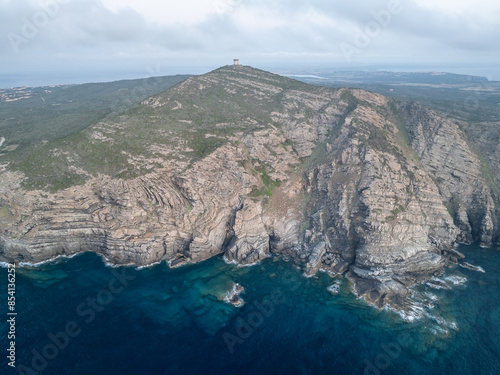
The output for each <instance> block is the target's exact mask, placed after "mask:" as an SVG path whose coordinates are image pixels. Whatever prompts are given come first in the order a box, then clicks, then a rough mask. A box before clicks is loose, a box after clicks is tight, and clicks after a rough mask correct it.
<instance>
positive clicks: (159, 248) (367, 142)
mask: <svg viewBox="0 0 500 375" xmlns="http://www.w3.org/2000/svg"><path fill="white" fill-rule="evenodd" d="M79 137H80V138H76V140H75V137H73V138H72V139H71V140H68V141H67V142H66V143H64V142H63V143H62V146H61V143H58V145H57V147H56V146H54V147H53V148H51V147H50V145H49V146H47V147H46V149H47V150H49V151H48V152H51V155H58V157H59V159H58V160H60V159H61V160H62V159H64V164H63V165H58V166H54V176H55V175H56V173H60V169H61V168H62V169H64V168H66V169H65V171H66V172H67V173H68V175H69V176H77V177H78V178H83V180H84V181H83V183H80V184H73V185H72V184H69V185H70V186H63V188H59V189H53V186H51V185H50V178H51V176H50V175H47V179H48V181H47V187H46V188H45V189H28V188H27V187H26V186H27V184H26V182H29V181H30V176H29V174H28V173H27V172H25V171H23V170H21V169H16V168H14V167H9V166H8V165H3V168H2V169H0V170H2V172H0V173H1V182H0V253H1V256H0V258H1V260H3V261H14V262H39V261H43V260H46V259H50V258H53V257H55V256H57V255H71V254H75V253H78V252H82V251H94V252H97V253H99V254H101V255H102V256H104V257H105V258H106V259H107V260H108V261H110V262H113V263H116V264H129V263H133V264H138V265H145V264H151V263H155V262H158V261H162V260H165V261H168V262H169V263H170V264H171V265H172V266H178V265H181V264H183V263H186V262H199V261H203V260H205V259H207V258H210V257H213V256H215V255H217V254H222V253H224V255H225V257H226V258H227V259H228V260H232V261H233V260H234V261H236V262H239V263H242V264H251V263H255V262H257V261H259V260H262V259H264V258H265V257H266V256H268V255H269V254H270V253H272V252H274V253H283V254H286V255H288V256H292V257H294V258H295V259H296V260H297V261H298V262H301V263H302V264H303V267H304V270H305V272H306V273H307V274H314V273H315V272H317V271H318V270H319V269H324V270H329V271H331V272H336V273H347V276H348V277H349V278H350V279H351V280H352V281H353V282H354V288H355V291H356V292H357V293H358V294H360V295H361V296H363V297H364V298H365V299H367V300H368V301H370V302H372V303H374V304H376V305H378V306H383V305H384V304H387V303H389V304H390V303H392V304H394V303H398V302H399V301H400V300H401V297H404V296H405V295H406V293H407V289H406V288H407V286H409V285H411V284H414V283H415V282H418V281H421V280H422V279H425V278H426V277H429V276H430V275H433V274H436V273H439V272H441V271H442V269H443V266H444V265H445V264H446V263H447V262H448V261H449V260H450V259H451V260H453V259H456V258H457V257H459V256H460V255H459V254H457V253H456V252H455V251H454V250H453V247H454V245H455V243H456V242H457V241H461V242H472V241H480V242H481V244H482V245H484V246H490V245H491V244H492V243H495V242H498V239H499V215H498V212H499V210H498V197H497V196H496V195H495V187H494V186H492V185H491V184H492V182H491V179H488V178H487V177H486V176H484V164H485V163H486V161H485V160H482V159H481V157H480V155H479V154H478V153H477V152H476V151H475V150H474V149H473V148H472V147H470V145H469V142H468V140H467V137H466V135H465V133H464V132H463V131H462V130H461V129H460V126H459V125H458V124H456V123H454V122H453V121H450V120H448V119H446V118H444V117H443V116H441V115H439V114H437V113H435V112H432V111H430V110H427V109H425V108H423V107H421V106H419V105H416V104H412V105H407V106H404V107H400V106H398V104H397V103H396V102H394V101H393V100H391V99H388V98H386V97H384V96H381V95H377V94H373V93H369V92H366V91H362V90H353V89H326V88H319V87H314V86H309V85H306V84H303V83H299V82H297V81H293V80H290V79H287V78H284V77H280V76H277V75H273V74H270V73H267V72H263V71H260V70H257V69H253V68H250V67H244V66H239V67H224V68H221V69H218V70H216V71H214V72H211V73H209V74H206V75H203V76H199V77H192V78H190V79H188V80H186V81H184V82H183V83H181V84H179V85H177V86H175V87H173V88H171V89H169V90H168V91H165V92H164V93H162V94H160V95H157V96H155V97H152V98H150V99H148V100H146V101H144V102H143V103H142V104H141V105H140V106H139V107H138V108H137V109H136V110H134V111H132V112H129V113H126V114H124V115H121V116H118V117H116V118H113V119H110V120H109V121H106V122H101V123H98V124H95V125H94V126H93V127H91V128H89V129H88V131H86V132H83V133H82V134H81V135H79ZM102 150H104V151H102ZM98 152H101V153H103V154H102V155H104V157H103V159H102V160H101V161H100V162H101V163H102V168H101V170H100V171H99V170H97V171H96V167H95V164H92V163H95V155H97V153H98ZM111 155H115V156H117V157H115V158H112V157H111ZM118 156H120V157H121V158H118ZM56 169H57V170H56ZM58 175H59V174H58ZM80 180H81V179H80ZM80 180H79V181H80ZM493 180H495V179H493ZM51 187H52V189H51Z"/></svg>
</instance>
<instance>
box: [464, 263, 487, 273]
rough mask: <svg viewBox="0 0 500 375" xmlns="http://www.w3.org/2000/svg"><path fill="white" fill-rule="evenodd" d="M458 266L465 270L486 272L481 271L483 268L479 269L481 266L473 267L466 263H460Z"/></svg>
mask: <svg viewBox="0 0 500 375" xmlns="http://www.w3.org/2000/svg"><path fill="white" fill-rule="evenodd" d="M459 266H460V267H463V268H467V269H468V270H472V271H477V272H483V273H485V272H486V271H485V270H484V269H483V267H481V266H475V265H473V264H470V263H467V262H463V263H460V264H459Z"/></svg>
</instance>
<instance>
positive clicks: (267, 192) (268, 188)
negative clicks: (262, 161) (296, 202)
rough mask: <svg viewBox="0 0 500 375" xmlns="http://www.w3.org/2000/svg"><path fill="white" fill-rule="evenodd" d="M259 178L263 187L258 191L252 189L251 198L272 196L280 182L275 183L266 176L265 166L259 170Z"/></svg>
mask: <svg viewBox="0 0 500 375" xmlns="http://www.w3.org/2000/svg"><path fill="white" fill-rule="evenodd" d="M259 172H260V178H261V180H262V184H263V185H264V186H263V187H261V188H260V189H256V188H254V189H253V190H252V192H251V193H250V196H251V197H254V198H256V197H260V196H268V197H270V196H272V195H273V191H274V189H275V188H277V187H279V186H280V185H281V182H280V181H275V180H273V179H272V178H271V177H269V175H268V174H267V170H266V167H265V166H262V167H261V168H259Z"/></svg>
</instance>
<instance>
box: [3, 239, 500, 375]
mask: <svg viewBox="0 0 500 375" xmlns="http://www.w3.org/2000/svg"><path fill="white" fill-rule="evenodd" d="M460 250H461V251H463V252H464V253H466V255H467V260H468V261H469V262H470V263H473V264H476V265H480V266H482V267H483V268H484V270H485V271H486V272H485V273H481V272H476V271H471V270H468V269H464V268H460V267H457V266H454V267H452V268H450V269H448V270H447V271H446V275H443V276H442V277H441V278H440V280H441V283H444V284H446V285H449V286H450V289H436V286H435V285H433V286H432V285H431V286H429V285H423V286H419V287H417V288H415V309H414V314H413V315H414V316H416V318H415V319H414V320H413V322H408V321H405V320H404V319H402V318H401V316H400V315H399V314H397V313H395V312H391V311H379V310H376V309H374V308H372V307H370V306H367V305H366V304H365V303H363V302H362V301H360V300H358V299H356V298H355V296H353V295H352V294H351V293H350V286H349V283H348V281H347V280H345V279H343V278H336V279H333V278H332V277H330V276H329V275H328V274H325V273H320V274H319V275H318V276H317V277H314V278H309V279H307V278H304V277H303V276H302V274H301V271H300V270H299V269H297V267H296V266H294V265H293V264H292V263H291V262H285V261H283V260H279V259H268V260H266V261H264V262H262V264H260V265H259V266H255V267H243V268H238V267H236V266H235V265H229V264H225V263H224V262H223V260H222V259H220V258H217V259H211V260H208V261H206V262H204V263H201V264H196V265H190V266H186V267H183V268H178V269H173V270H171V269H169V268H168V267H167V266H166V265H165V264H160V265H157V266H155V267H152V268H148V269H141V270H136V269H134V268H130V267H129V268H117V269H113V268H110V267H106V266H105V265H104V264H103V263H102V261H101V259H100V258H99V257H97V256H96V255H94V254H83V255H80V256H77V257H74V258H72V259H69V260H63V261H59V262H55V263H51V264H45V265H43V266H40V267H37V268H32V269H18V270H17V280H16V288H17V291H16V296H17V305H16V310H17V312H18V315H17V317H16V355H17V358H16V366H17V367H16V369H12V368H10V367H8V366H7V361H8V360H7V359H6V358H5V357H6V356H5V355H2V361H1V369H0V373H2V374H15V373H21V374H23V373H24V374H37V373H40V374H74V375H84V374H85V375H87V374H95V375H99V374H121V375H128V374H165V375H166V374H190V375H193V374H287V375H289V374H495V375H497V374H500V335H499V334H500V303H499V301H500V288H499V286H500V252H499V251H497V250H492V249H480V248H478V247H473V246H467V247H466V246H463V247H461V248H460ZM116 275H119V276H118V277H117V276H116ZM335 282H337V283H338V284H340V292H339V293H338V294H336V295H334V294H332V293H330V292H329V291H328V290H327V287H328V286H331V285H332V284H334V283H335ZM234 283H239V284H241V285H242V286H244V287H245V292H244V293H243V294H241V297H242V298H243V299H244V300H245V305H244V306H243V307H234V306H232V305H230V304H228V303H226V302H224V301H223V300H222V299H223V296H224V295H225V293H226V292H227V291H228V290H230V289H231V288H232V286H233V285H234ZM0 288H1V289H0V290H1V291H2V293H3V295H4V296H5V298H3V297H2V302H1V315H2V319H1V323H0V328H1V331H2V341H1V347H2V353H4V354H5V353H6V352H7V350H6V349H7V348H8V344H7V339H6V337H5V336H6V332H7V329H8V325H7V323H6V313H7V310H6V308H7V304H6V296H7V291H6V288H7V270H6V269H1V270H0ZM431 303H432V305H431ZM409 319H411V316H407V317H406V320H409ZM54 342H55V343H56V344H57V345H58V346H59V347H58V346H56V344H54ZM47 358H48V359H47ZM38 370H42V371H38Z"/></svg>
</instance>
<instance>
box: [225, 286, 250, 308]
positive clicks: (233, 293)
mask: <svg viewBox="0 0 500 375" xmlns="http://www.w3.org/2000/svg"><path fill="white" fill-rule="evenodd" d="M244 291H245V288H243V287H242V286H241V285H240V284H238V283H236V284H234V286H233V289H231V290H230V291H229V292H227V293H226V295H225V296H224V301H225V302H227V303H230V304H231V305H233V306H234V307H241V306H243V305H244V304H245V301H244V300H243V298H241V297H240V294H241V293H243V292H244Z"/></svg>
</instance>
